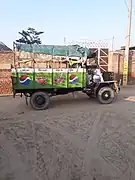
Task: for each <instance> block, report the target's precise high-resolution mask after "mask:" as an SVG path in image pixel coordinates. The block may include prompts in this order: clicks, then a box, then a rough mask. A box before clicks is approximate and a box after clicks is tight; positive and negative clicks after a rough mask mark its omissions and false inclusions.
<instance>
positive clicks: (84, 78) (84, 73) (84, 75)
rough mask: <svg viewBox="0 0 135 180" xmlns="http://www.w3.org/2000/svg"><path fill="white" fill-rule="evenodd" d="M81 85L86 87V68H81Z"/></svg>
mask: <svg viewBox="0 0 135 180" xmlns="http://www.w3.org/2000/svg"><path fill="white" fill-rule="evenodd" d="M83 87H84V88H85V87H86V69H83Z"/></svg>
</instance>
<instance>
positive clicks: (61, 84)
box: [53, 69, 68, 88]
mask: <svg viewBox="0 0 135 180" xmlns="http://www.w3.org/2000/svg"><path fill="white" fill-rule="evenodd" d="M67 82H68V69H53V88H67Z"/></svg>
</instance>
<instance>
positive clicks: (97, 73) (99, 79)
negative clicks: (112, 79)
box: [93, 66, 104, 82]
mask: <svg viewBox="0 0 135 180" xmlns="http://www.w3.org/2000/svg"><path fill="white" fill-rule="evenodd" d="M93 81H94V82H103V81H104V80H103V77H102V73H101V71H100V68H99V66H97V67H96V69H95V70H94V75H93Z"/></svg>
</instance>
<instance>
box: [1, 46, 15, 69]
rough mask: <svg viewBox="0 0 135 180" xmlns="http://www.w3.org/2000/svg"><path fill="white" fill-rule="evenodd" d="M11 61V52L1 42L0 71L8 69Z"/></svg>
mask: <svg viewBox="0 0 135 180" xmlns="http://www.w3.org/2000/svg"><path fill="white" fill-rule="evenodd" d="M13 60H14V53H13V51H12V50H11V49H10V48H9V47H7V46H6V45H5V44H4V43H3V42H0V69H10V67H11V64H13Z"/></svg>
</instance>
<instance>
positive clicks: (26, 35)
mask: <svg viewBox="0 0 135 180" xmlns="http://www.w3.org/2000/svg"><path fill="white" fill-rule="evenodd" d="M43 33H44V32H43V31H39V32H38V31H36V30H35V29H34V28H28V29H27V30H26V31H25V30H22V32H19V34H20V35H21V36H22V37H21V38H20V39H18V40H16V42H17V43H23V44H41V40H40V37H39V36H40V35H41V34H43Z"/></svg>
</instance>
